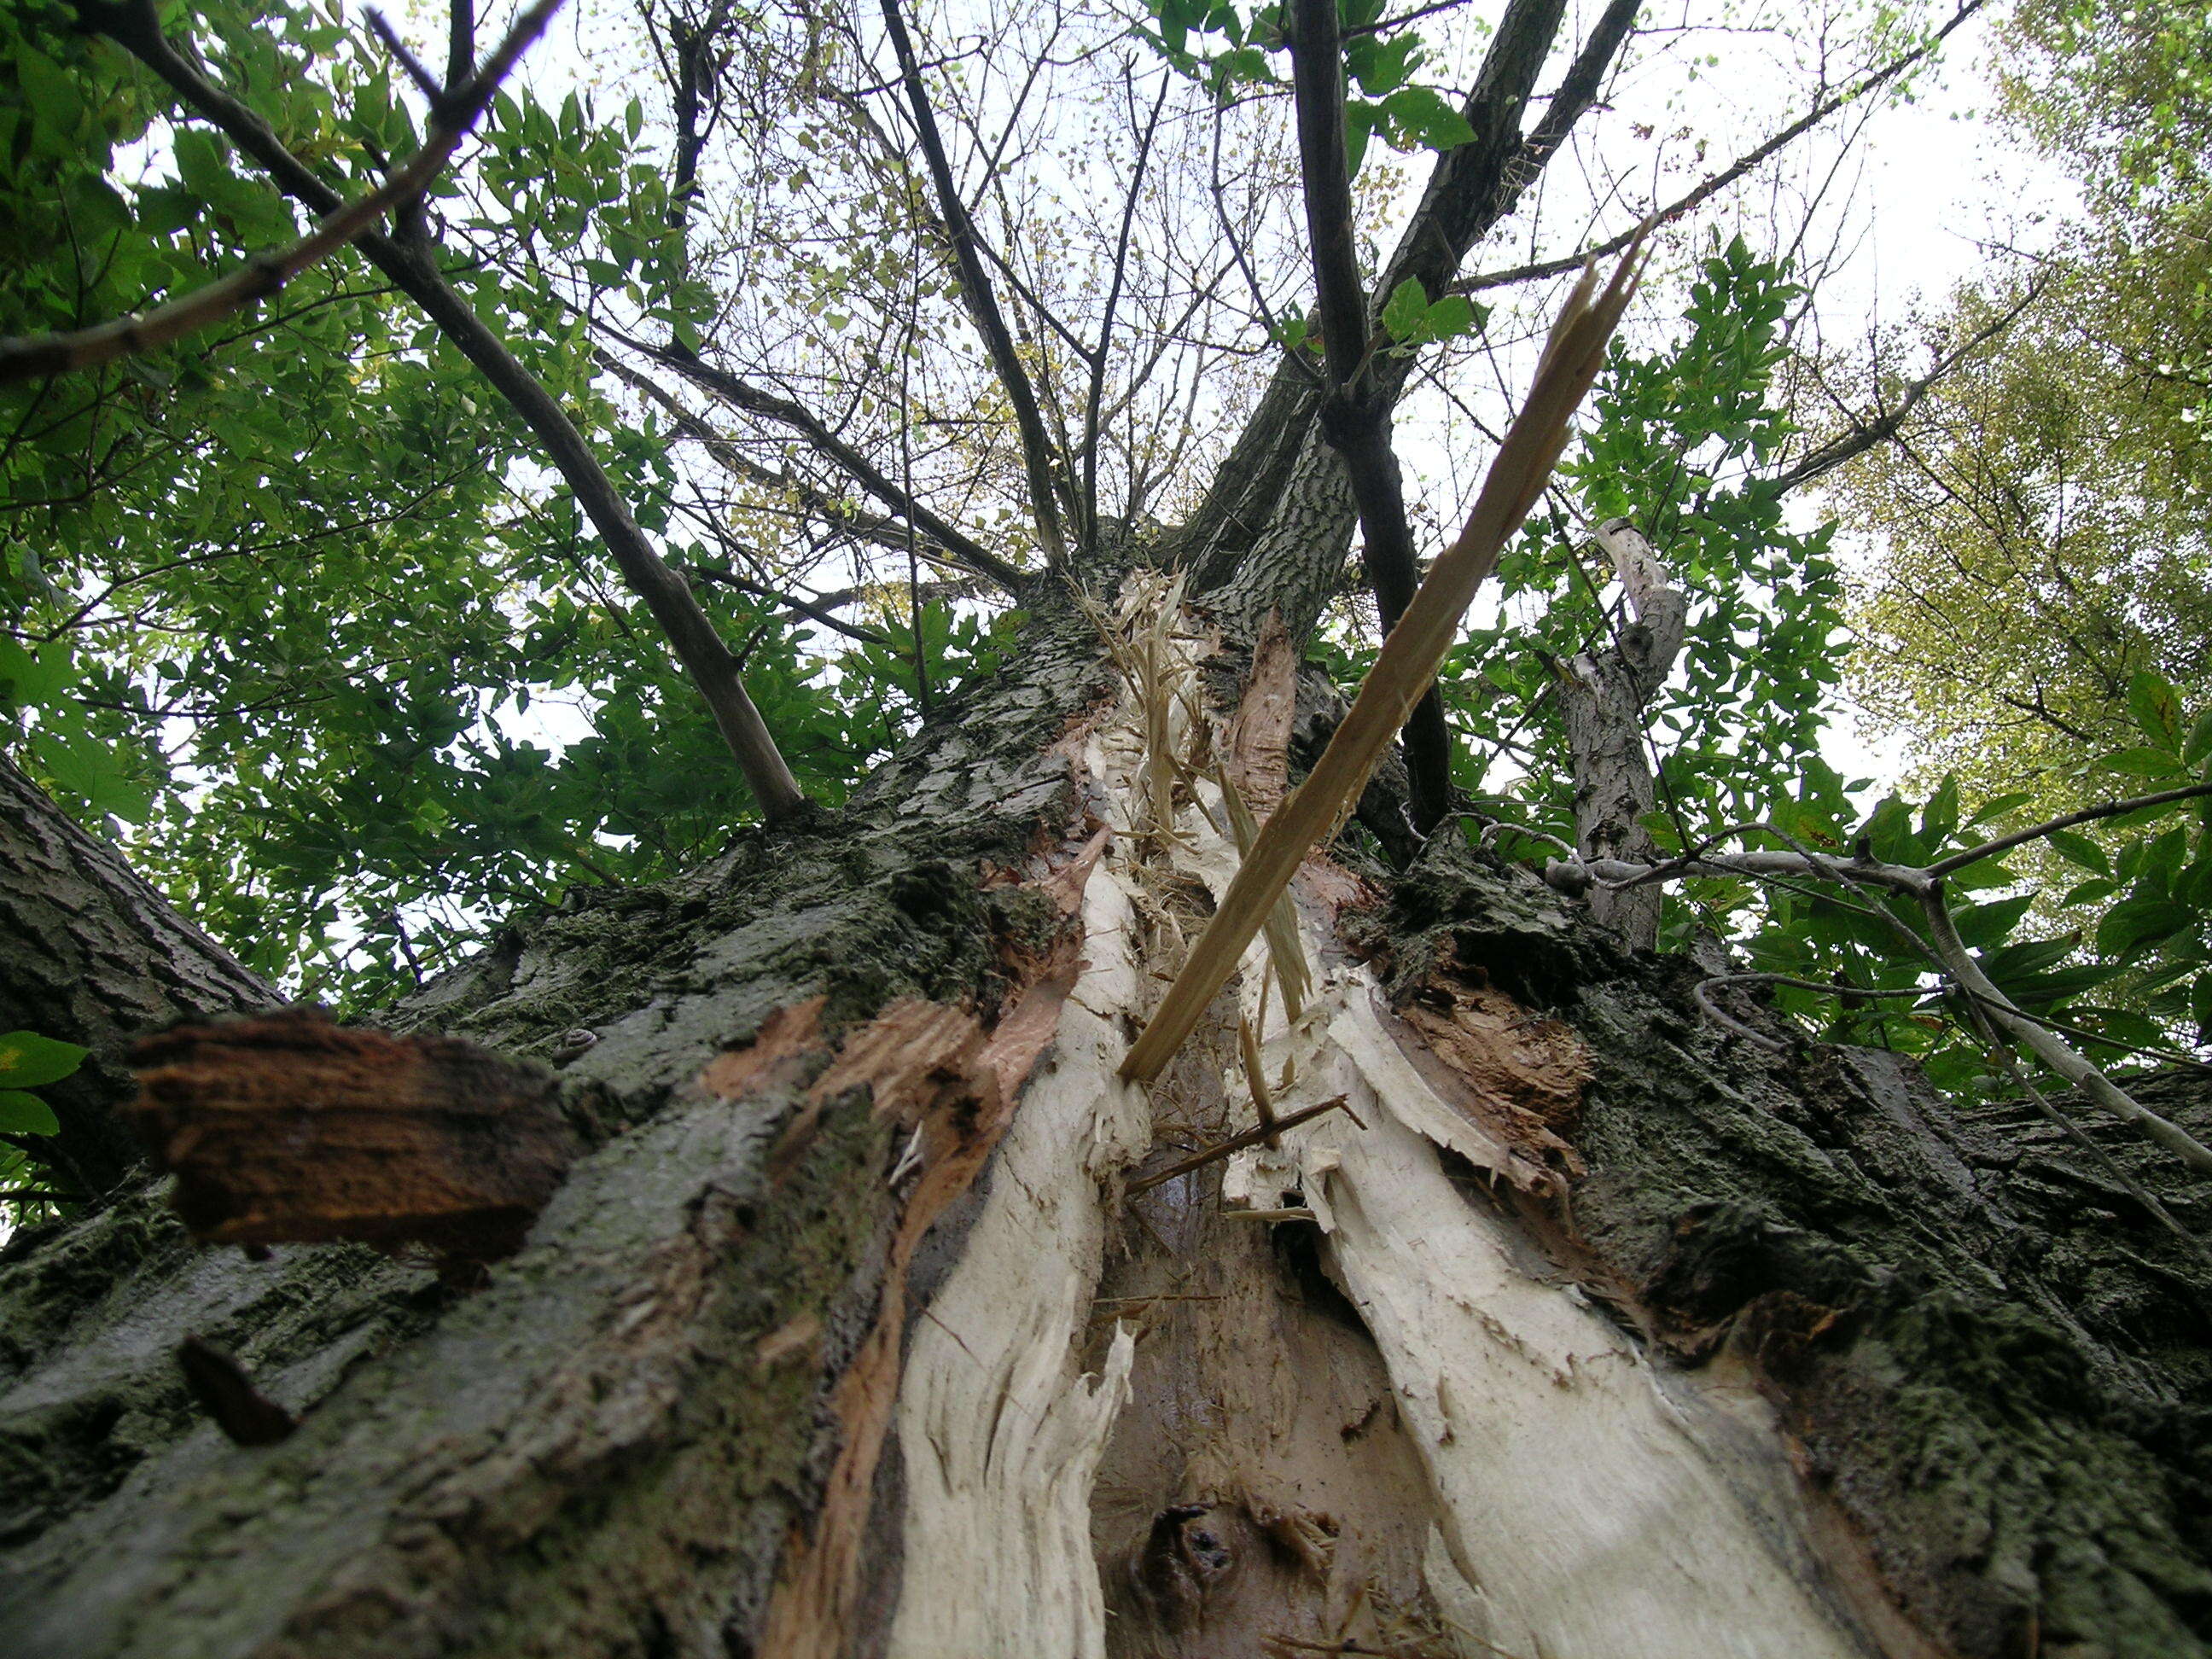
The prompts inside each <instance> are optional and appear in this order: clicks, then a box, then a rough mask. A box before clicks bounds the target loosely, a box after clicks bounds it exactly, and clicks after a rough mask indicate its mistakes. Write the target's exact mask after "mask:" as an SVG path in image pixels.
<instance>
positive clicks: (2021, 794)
mask: <svg viewBox="0 0 2212 1659" xmlns="http://www.w3.org/2000/svg"><path fill="white" fill-rule="evenodd" d="M2033 799H2035V792H2034V791H2033V790H2032V789H2021V790H2015V792H2014V793H2011V794H2009V795H1999V796H1998V797H1997V798H1996V799H1995V800H1990V801H1984V802H1983V803H1982V810H1981V811H1978V812H1977V813H1975V814H1974V816H1973V817H1970V818H1968V819H1967V820H1966V828H1968V829H1980V828H1981V827H1982V826H1983V825H1984V824H1985V823H1991V822H1993V821H1994V820H1996V819H1997V818H2001V817H2003V816H2004V815H2005V814H2006V813H2008V812H2009V811H2012V810H2013V808H2014V807H2015V806H2025V805H2027V804H2028V802H2030V801H2032V800H2033Z"/></svg>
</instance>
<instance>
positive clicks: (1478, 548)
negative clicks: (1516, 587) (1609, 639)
mask: <svg viewBox="0 0 2212 1659" xmlns="http://www.w3.org/2000/svg"><path fill="white" fill-rule="evenodd" d="M1639 252H1640V244H1639V245H1638V246H1632V247H1631V248H1630V250H1629V252H1627V254H1626V255H1625V256H1624V257H1623V258H1622V260H1621V262H1620V265H1619V266H1618V267H1617V268H1616V269H1615V270H1614V272H1613V279H1612V281H1611V282H1609V283H1607V285H1606V287H1605V289H1604V290H1603V292H1602V293H1601V294H1599V295H1597V297H1596V298H1595V300H1594V299H1593V298H1592V295H1593V292H1594V290H1595V288H1596V276H1597V273H1596V270H1595V267H1592V268H1591V269H1590V270H1589V271H1586V272H1585V273H1584V274H1583V280H1582V282H1581V283H1579V284H1577V287H1576V289H1575V291H1574V293H1573V295H1571V296H1570V297H1569V299H1568V301H1567V304H1566V306H1565V309H1564V310H1563V311H1562V312H1561V313H1560V315H1559V321H1558V322H1557V323H1556V324H1554V325H1553V329H1552V335H1551V337H1550V339H1549V340H1548V341H1547V343H1546V345H1545V349H1544V357H1543V362H1542V363H1541V365H1540V366H1539V368H1538V369H1537V372H1536V380H1535V383H1534V385H1533V386H1531V387H1530V388H1529V392H1528V401H1527V403H1526V404H1524V405H1523V407H1522V410H1521V413H1520V414H1519V416H1516V418H1515V420H1514V422H1513V425H1512V427H1511V428H1510V429H1509V430H1508V431H1507V433H1506V435H1505V441H1504V443H1503V444H1502V445H1501V446H1500V447H1499V448H1498V456H1497V459H1495V460H1494V461H1492V463H1491V467H1490V472H1489V476H1488V477H1486V478H1485V479H1484V481H1483V486H1482V493H1481V494H1480V495H1479V496H1478V497H1477V498H1476V500H1475V504H1474V511H1473V513H1470V514H1469V515H1468V521H1467V525H1466V527H1465V528H1464V529H1462V531H1461V532H1460V534H1459V537H1458V538H1457V539H1456V540H1455V541H1454V542H1453V543H1452V544H1451V545H1450V546H1449V547H1448V548H1446V549H1445V550H1444V551H1443V553H1441V554H1439V555H1438V556H1437V561H1436V563H1435V564H1434V565H1433V566H1431V568H1430V570H1429V574H1428V576H1427V578H1426V579H1425V580H1424V581H1423V582H1422V583H1421V586H1420V591H1419V592H1417V593H1416V594H1414V596H1413V604H1412V605H1409V606H1408V607H1407V611H1406V614H1405V616H1404V617H1403V618H1402V619H1401V621H1400V623H1399V624H1398V626H1397V627H1396V628H1395V629H1392V630H1391V633H1390V637H1389V639H1387V640H1385V641H1383V651H1382V653H1381V655H1379V656H1378V657H1377V658H1376V660H1375V665H1374V666H1373V667H1372V668H1371V669H1370V670H1369V671H1368V675H1367V678H1366V680H1365V681H1364V683H1363V684H1361V686H1360V688H1359V696H1358V698H1357V699H1356V700H1355V701H1354V702H1353V703H1352V712H1351V713H1350V714H1347V715H1346V717H1345V720H1344V723H1343V724H1342V725H1341V726H1338V727H1337V729H1336V732H1335V735H1334V737H1332V738H1330V739H1329V744H1328V749H1327V750H1324V751H1323V752H1322V757H1321V759H1320V761H1319V762H1318V763H1316V765H1315V767H1314V769H1313V771H1312V772H1311V773H1310V775H1308V776H1307V778H1306V781H1304V783H1303V784H1301V785H1299V786H1298V787H1297V791H1296V792H1295V793H1292V794H1291V798H1290V799H1288V800H1287V801H1285V803H1284V804H1283V806H1282V809H1281V810H1280V811H1278V812H1276V813H1275V815H1274V816H1273V817H1271V818H1269V819H1268V820H1267V825H1266V827H1265V828H1264V829H1262V830H1261V834H1260V838H1259V840H1258V841H1257V842H1255V843H1254V845H1253V848H1252V850H1251V854H1250V855H1249V857H1248V858H1247V859H1246V860H1244V865H1243V868H1242V869H1241V870H1240V871H1239V872H1238V873H1237V881H1236V883H1235V884H1233V885H1232V886H1231V888H1230V890H1229V892H1228V894H1227V895H1226V896H1225V897H1224V898H1223V900H1222V902H1221V908H1220V909H1219V910H1218V911H1217V912H1216V913H1215V914H1214V917H1213V920H1212V922H1211V923H1210V924H1209V925H1208V926H1207V927H1206V932H1205V933H1203V934H1201V935H1200V939H1199V941H1198V943H1197V945H1195V946H1194V947H1193V949H1192V951H1191V954H1190V958H1189V960H1188V962H1187V963H1185V964H1184V966H1183V969H1182V972H1181V973H1180V974H1179V975H1177V976H1176V982H1175V983H1174V985H1172V986H1171V987H1170V988H1169V991H1168V994H1167V995H1166V997H1164V999H1163V1000H1162V1001H1161V1004H1160V1007H1159V1010H1158V1012H1156V1013H1155V1014H1154V1015H1153V1016H1152V1022H1151V1024H1148V1025H1146V1028H1145V1030H1144V1032H1143V1034H1142V1035H1141V1036H1139V1038H1138V1040H1137V1042H1136V1044H1135V1045H1134V1047H1133V1048H1131V1049H1130V1051H1129V1055H1128V1058H1127V1060H1124V1061H1123V1062H1122V1065H1121V1075H1122V1076H1124V1077H1127V1078H1132V1079H1138V1080H1140V1081H1144V1080H1149V1079H1152V1078H1154V1077H1157V1076H1158V1075H1159V1072H1160V1068H1161V1067H1162V1066H1164V1065H1166V1064H1167V1062H1168V1060H1170V1058H1171V1057H1172V1056H1173V1055H1174V1054H1175V1051H1176V1049H1177V1048H1180V1047H1182V1042H1183V1039H1184V1038H1185V1037H1187V1036H1189V1035H1190V1032H1191V1030H1192V1029H1193V1027H1194V1026H1195V1025H1196V1024H1197V1023H1198V1018H1199V1015H1200V1012H1201V1011H1202V1010H1203V1009H1204V1008H1205V1006H1206V1004H1207V1003H1208V1002H1209V1001H1211V1000H1212V997H1213V994H1214V993H1215V992H1217V991H1218V990H1219V989H1220V988H1221V987H1222V986H1223V985H1225V984H1226V983H1227V982H1228V980H1229V976H1230V975H1231V974H1232V973H1234V972H1235V971H1236V968H1237V960H1238V958H1239V957H1241V956H1242V955H1243V950H1244V946H1245V945H1246V944H1247V943H1248V942H1249V940H1250V939H1251V938H1252V935H1253V934H1254V933H1255V932H1257V931H1258V929H1259V928H1260V927H1261V924H1262V923H1263V922H1264V921H1265V920H1266V918H1267V913H1268V911H1269V910H1270V909H1272V908H1273V906H1274V902H1275V900H1276V899H1277V897H1278V896H1280V894H1281V893H1282V892H1283V890H1284V889H1285V887H1287V886H1288V885H1289V884H1290V879H1291V875H1292V874H1293V873H1294V872H1296V871H1297V867H1298V866H1299V864H1300V863H1302V862H1303V861H1304V859H1305V856H1306V854H1308V853H1309V852H1310V851H1311V850H1312V849H1313V848H1316V847H1317V846H1319V845H1321V844H1322V842H1325V841H1327V840H1328V837H1329V836H1332V835H1334V833H1335V832H1336V830H1337V829H1338V828H1339V826H1340V825H1341V824H1342V823H1343V822H1344V818H1345V817H1346V814H1347V813H1349V812H1350V811H1351V810H1352V805H1354V803H1356V802H1357V801H1358V799H1359V792H1360V791H1361V790H1362V789H1363V788H1364V787H1366V783H1367V780H1368V778H1369V776H1370V775H1371V774H1372V773H1373V771H1374V769H1375V765H1376V762H1377V761H1379V760H1380V759H1381V758H1382V757H1383V751H1384V750H1385V749H1387V748H1388V747H1389V744H1390V742H1391V740H1392V739H1393V738H1395V737H1396V736H1397V734H1398V731H1399V729H1400V728H1401V726H1404V725H1405V723H1406V717H1407V714H1410V713H1411V712H1412V710H1413V705H1414V703H1415V702H1418V701H1419V699H1420V697H1421V696H1422V694H1423V693H1424V692H1425V690H1427V689H1428V687H1429V684H1430V683H1431V681H1433V680H1434V679H1435V678H1436V672H1437V666H1438V665H1440V664H1441V663H1442V662H1443V659H1444V653H1446V652H1448V651H1449V649H1450V648H1451V642H1452V640H1453V637H1454V636H1455V634H1456V632H1457V630H1458V628H1459V620H1460V617H1462V615H1464V614H1465V612H1466V610H1467V607H1468V604H1469V603H1470V602H1471V601H1472V600H1473V599H1474V594H1475V590H1476V589H1477V588H1479V587H1480V586H1481V585H1482V583H1483V581H1484V580H1485V579H1486V577H1487V576H1488V575H1489V574H1490V572H1491V568H1492V566H1493V565H1494V564H1495V563H1496V562H1497V560H1498V553H1499V552H1500V551H1501V550H1503V549H1504V545H1505V542H1506V538H1508V537H1510V536H1511V535H1512V533H1513V532H1514V531H1515V530H1516V529H1517V528H1518V527H1519V526H1520V524H1521V521H1522V519H1524V518H1526V517H1527V516H1528V509H1529V508H1530V507H1532V506H1534V503H1535V501H1536V498H1537V497H1538V496H1539V495H1541V493H1542V492H1543V488H1544V483H1545V480H1546V479H1547V478H1548V477H1550V476H1551V471H1552V467H1553V464H1554V463H1555V462H1557V461H1558V459H1559V452H1560V451H1561V450H1562V449H1563V448H1565V445H1566V441H1567V423H1568V422H1569V420H1570V419H1571V417H1572V416H1573V414H1574V412H1575V410H1576V409H1577V407H1578V406H1580V404H1581V403H1582V400H1583V396H1584V395H1585V394H1586V393H1587V392H1589V388H1590V385H1591V383H1592V382H1593V381H1594V380H1595V379H1596V378H1597V371H1598V368H1599V366H1600V365H1601V362H1603V360H1604V356H1605V348H1606V343H1607V341H1608V340H1610V339H1611V338H1612V337H1613V329H1614V328H1615V326H1616V325H1618V324H1619V323H1620V317H1621V313H1623V312H1624V311H1625V310H1626V308H1627V306H1628V302H1629V301H1630V299H1631V298H1632V297H1633V295H1634V293H1635V290H1636V278H1637V263H1638V256H1639Z"/></svg>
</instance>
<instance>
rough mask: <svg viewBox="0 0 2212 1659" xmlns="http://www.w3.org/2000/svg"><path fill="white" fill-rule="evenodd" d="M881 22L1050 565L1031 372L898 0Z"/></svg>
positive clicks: (1045, 459) (1055, 519) (1049, 490)
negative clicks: (1007, 411)
mask: <svg viewBox="0 0 2212 1659" xmlns="http://www.w3.org/2000/svg"><path fill="white" fill-rule="evenodd" d="M883 13H884V29H885V30H886V32H888V33H889V34H890V42H891V50H892V52H894V53H895V54H896V56H897V58H898V63H899V71H900V75H901V78H902V79H903V80H904V81H905V82H906V92H907V101H908V104H909V105H910V106H912V107H913V110H914V124H915V134H916V136H917V137H919V138H920V139H921V153H922V158H923V160H924V161H927V163H928V166H929V177H930V181H931V183H932V184H933V185H934V186H935V187H936V191H937V205H938V210H939V213H941V214H942V215H943V216H944V218H945V233H946V234H947V235H948V236H950V237H951V241H952V255H953V258H954V260H955V261H956V262H957V264H958V265H959V268H960V297H961V299H962V300H963V301H964V302H965V304H966V305H967V307H968V314H969V317H971V318H972V319H974V320H975V327H976V331H977V332H979V333H981V335H982V337H983V343H984V346H985V348H986V349H987V350H988V351H989V353H990V356H991V367H992V368H993V369H994V371H995V372H996V374H998V377H999V383H1000V386H1002V387H1004V388H1005V390H1006V399H1007V401H1008V402H1009V403H1011V404H1012V405H1013V409H1014V425H1015V427H1016V428H1018V430H1019V432H1020V435H1021V441H1022V463H1023V465H1024V469H1025V470H1026V471H1027V472H1028V474H1029V484H1030V505H1031V507H1032V509H1033V510H1034V512H1035V513H1036V526H1037V535H1038V538H1039V539H1040V540H1042V542H1043V543H1044V548H1045V556H1046V558H1047V560H1048V562H1051V563H1052V564H1054V565H1065V564H1066V562H1067V538H1066V532H1064V531H1062V529H1061V528H1060V500H1059V495H1058V491H1059V489H1060V481H1059V480H1057V479H1055V477H1054V465H1053V463H1054V454H1053V448H1052V443H1051V441H1050V440H1049V439H1048V437H1046V435H1045V430H1044V419H1043V416H1042V415H1040V414H1039V413H1038V411H1037V401H1036V387H1035V386H1031V385H1030V377H1029V371H1028V370H1027V369H1025V368H1023V367H1022V360H1021V355H1020V353H1019V352H1018V351H1017V350H1016V349H1014V340H1013V336H1012V334H1010V333H1008V332H1007V331H1006V318H1005V317H1004V316H1003V315H1002V314H1001V313H1000V310H999V301H998V299H997V296H995V295H994V294H993V293H992V291H991V278H990V274H989V273H988V272H987V271H986V270H984V269H983V256H982V253H981V251H980V245H979V239H978V238H977V236H976V234H975V222H974V221H973V220H972V219H971V218H969V214H968V204H966V203H965V202H963V200H961V198H960V187H959V186H958V185H957V184H956V183H955V182H954V181H953V178H952V164H951V161H948V160H947V159H946V157H945V138H944V135H943V134H941V133H940V132H939V131H938V129H937V115H936V112H935V111H933V109H932V108H931V107H930V102H929V89H928V88H927V87H926V86H925V85H924V84H923V83H922V78H921V64H920V63H919V62H918V61H917V60H916V59H915V51H914V42H913V40H910V39H909V38H908V34H907V32H906V20H905V18H904V17H902V15H900V12H899V0H883Z"/></svg>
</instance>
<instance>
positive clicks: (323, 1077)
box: [126, 1008, 574, 1263]
mask: <svg viewBox="0 0 2212 1659" xmlns="http://www.w3.org/2000/svg"><path fill="white" fill-rule="evenodd" d="M131 1059H132V1060H133V1061H134V1062H135V1063H136V1064H137V1066H138V1068H139V1073H138V1075H139V1083H140V1087H141V1091H142V1092H141V1093H140V1096H139V1098H138V1100H137V1103H135V1104H134V1105H133V1106H132V1107H131V1109H130V1110H129V1112H128V1113H127V1114H126V1115H128V1117H129V1118H130V1119H131V1121H132V1123H133V1124H134V1125H135V1126H136V1127H137V1129H138V1132H139V1133H140V1134H141V1135H142V1136H143V1138H144V1139H145V1140H146V1143H147V1145H148V1146H149V1147H150V1148H151V1149H152V1150H153V1152H154V1155H155V1164H156V1166H157V1167H158V1168H161V1169H162V1170H168V1171H170V1172H172V1173H173V1174H174V1175H175V1176H176V1182H175V1185H174V1187H173V1189H172V1201H173V1203H174V1205H175V1206H176V1209H177V1213H178V1214H179V1215H180V1216H181V1217H183V1218H184V1221H185V1225H186V1226H187V1227H189V1228H190V1229H191V1232H192V1236H193V1237H195V1238H197V1239H199V1240H201V1241H203V1242H204V1243H237V1244H276V1243H299V1242H321V1241H325V1240H330V1239H339V1238H352V1239H359V1240H362V1242H364V1243H374V1244H376V1245H379V1246H380V1247H381V1248H384V1249H393V1250H397V1249H402V1248H404V1247H405V1246H408V1245H410V1244H419V1245H422V1246H426V1247H427V1248H428V1249H430V1250H432V1251H435V1253H436V1254H437V1255H439V1256H440V1257H441V1259H443V1260H444V1261H449V1262H453V1263H474V1262H485V1261H497V1260H499V1259H500V1258H501V1257H503V1256H509V1255H513V1254H514V1253H515V1251H516V1250H518V1249H520V1248H521V1246H522V1239H523V1235H524V1234H525V1233H526V1231H529V1227H530V1223H531V1221H532V1218H535V1217H536V1215H537V1214H538V1211H539V1210H541V1209H543V1208H544V1206H545V1200H547V1199H548V1198H549V1197H550V1196H551V1195H552V1193H553V1189H554V1188H556V1186H558V1185H559V1184H560V1182H561V1177H562V1175H563V1174H565V1173H566V1172H567V1170H568V1161H569V1158H571V1156H572V1155H573V1153H574V1144H573V1140H572V1138H571V1137H570V1135H569V1133H568V1126H567V1125H566V1124H564V1123H563V1122H562V1120H561V1117H560V1115H559V1113H558V1112H557V1111H556V1109H555V1106H554V1101H553V1094H554V1089H553V1079H552V1076H551V1074H550V1073H547V1072H544V1071H541V1070H538V1069H537V1068H534V1067H529V1066H517V1065H515V1064H513V1062H512V1061H509V1060H502V1059H501V1058H500V1057H499V1056H498V1055H496V1054H489V1053H487V1052H486V1051H485V1050H483V1049H482V1048H477V1046H476V1045H475V1044H473V1043H470V1042H459V1041H456V1040H455V1039H453V1038H451V1037H395V1036H390V1035H388V1034H386V1033H385V1032H382V1031H376V1030H348V1029H346V1028H344V1027H343V1026H338V1025H334V1024H331V1021H330V1018H329V1017H328V1016H327V1015H325V1014H324V1013H323V1012H322V1011H321V1010H319V1009H314V1008H288V1009H286V1010H284V1011H283V1012H279V1013H275V1014H270V1015H269V1016H267V1017H266V1018H260V1019H247V1020H234V1021H231V1022H229V1023H228V1024H220V1025H197V1026H192V1025H188V1026H183V1027H180V1028H179V1029H177V1030H172V1031H167V1032H164V1033H162V1034H161V1036H155V1037H149V1038H146V1039H144V1040H143V1041H142V1042H139V1043H138V1044H137V1047H136V1048H133V1049H132V1050H131Z"/></svg>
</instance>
